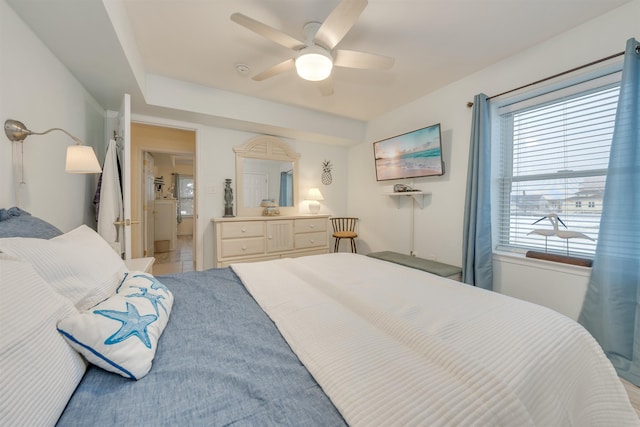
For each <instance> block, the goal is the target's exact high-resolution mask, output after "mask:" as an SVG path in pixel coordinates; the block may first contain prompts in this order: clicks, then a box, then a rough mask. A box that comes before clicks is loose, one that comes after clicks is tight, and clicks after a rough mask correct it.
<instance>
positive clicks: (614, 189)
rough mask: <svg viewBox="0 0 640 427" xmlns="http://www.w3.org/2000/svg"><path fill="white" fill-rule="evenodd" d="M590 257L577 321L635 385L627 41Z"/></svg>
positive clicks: (633, 93) (634, 96)
mask: <svg viewBox="0 0 640 427" xmlns="http://www.w3.org/2000/svg"><path fill="white" fill-rule="evenodd" d="M609 156H610V157H609V168H608V172H607V181H606V184H605V190H604V198H603V206H602V217H601V220H600V232H599V234H598V243H597V245H596V253H595V257H594V260H593V267H592V269H591V276H590V278H589V285H588V288H587V294H586V296H585V301H584V304H583V307H582V312H581V313H580V317H579V322H580V323H581V324H582V325H584V326H585V328H587V329H588V330H589V332H591V334H592V335H593V336H594V337H595V338H596V340H598V342H599V343H600V345H601V346H602V348H603V349H604V351H605V353H606V354H607V356H608V357H609V359H610V360H611V362H612V363H613V365H614V366H615V368H616V370H617V371H618V375H619V376H621V377H622V378H625V379H627V380H628V381H631V382H632V383H634V384H636V385H639V386H640V335H639V334H640V306H639V303H640V295H639V294H640V45H639V44H638V42H637V41H636V40H635V39H629V40H628V41H627V46H626V50H625V56H624V65H623V69H622V81H621V83H620V96H619V98H618V109H617V112H616V121H615V128H614V131H613V139H612V141H611V152H610V155H609Z"/></svg>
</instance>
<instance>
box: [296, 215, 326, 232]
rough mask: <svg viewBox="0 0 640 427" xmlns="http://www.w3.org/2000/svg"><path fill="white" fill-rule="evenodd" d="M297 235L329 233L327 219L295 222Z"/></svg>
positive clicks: (297, 220)
mask: <svg viewBox="0 0 640 427" xmlns="http://www.w3.org/2000/svg"><path fill="white" fill-rule="evenodd" d="M294 230H295V232H296V233H310V232H314V231H327V219H326V218H305V219H296V220H295V221H294Z"/></svg>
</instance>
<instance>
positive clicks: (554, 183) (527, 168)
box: [494, 75, 619, 257]
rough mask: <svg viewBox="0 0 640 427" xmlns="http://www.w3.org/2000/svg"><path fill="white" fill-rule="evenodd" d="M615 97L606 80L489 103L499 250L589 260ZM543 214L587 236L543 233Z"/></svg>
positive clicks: (613, 85)
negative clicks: (492, 113) (495, 148)
mask: <svg viewBox="0 0 640 427" xmlns="http://www.w3.org/2000/svg"><path fill="white" fill-rule="evenodd" d="M618 92H619V75H617V76H616V75H609V76H607V77H606V78H604V81H603V79H599V80H595V81H594V80H591V81H589V82H586V83H581V84H579V85H575V86H570V87H564V88H562V89H558V90H556V91H554V92H551V93H547V94H544V95H540V96H539V97H537V98H529V99H527V100H521V101H518V102H517V103H511V104H509V105H506V104H504V103H503V105H498V106H497V109H496V110H497V115H496V116H494V117H497V118H496V119H494V125H497V127H498V129H499V130H498V131H497V132H495V133H494V135H496V136H498V135H499V136H498V138H499V139H500V144H499V146H500V149H499V151H500V161H499V162H498V163H499V172H498V175H499V176H498V187H499V188H498V191H497V198H498V200H497V201H498V208H497V211H496V210H494V212H496V213H497V215H495V216H494V217H495V218H496V220H497V222H498V224H496V225H497V230H496V233H497V239H498V248H499V249H503V250H511V251H523V252H524V251H527V250H536V251H541V252H551V253H558V254H564V255H571V256H580V257H593V254H594V253H595V247H596V242H595V240H597V237H598V229H599V225H600V215H601V209H602V197H603V195H604V184H605V179H606V173H607V166H608V163H609V148H610V145H611V138H612V136H613V127H614V121H615V112H616V106H617V102H618ZM494 129H495V128H494ZM596 206H597V208H596ZM549 214H556V215H557V217H558V218H559V220H558V221H555V223H556V225H557V226H558V227H559V229H560V230H565V229H568V230H570V231H574V232H579V233H583V235H584V236H587V237H588V238H586V237H585V238H582V237H578V238H571V239H562V238H560V237H558V236H557V235H555V234H553V233H551V230H553V229H554V224H553V222H554V217H553V216H551V217H548V216H547V215H549ZM494 223H495V220H494ZM494 227H495V225H494ZM590 239H594V240H590Z"/></svg>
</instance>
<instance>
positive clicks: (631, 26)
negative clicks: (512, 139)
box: [348, 0, 640, 318]
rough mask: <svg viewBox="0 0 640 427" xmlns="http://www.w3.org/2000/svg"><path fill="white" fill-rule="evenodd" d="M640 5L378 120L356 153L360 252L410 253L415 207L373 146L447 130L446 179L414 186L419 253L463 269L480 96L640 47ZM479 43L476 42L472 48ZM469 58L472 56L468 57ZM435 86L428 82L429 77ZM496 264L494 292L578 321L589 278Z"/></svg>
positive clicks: (353, 181)
mask: <svg viewBox="0 0 640 427" xmlns="http://www.w3.org/2000/svg"><path fill="white" fill-rule="evenodd" d="M639 22H640V0H636V1H634V2H632V3H628V4H627V5H625V6H622V7H620V8H618V9H616V10H614V11H612V12H611V13H608V14H605V15H603V16H600V17H599V18H597V19H594V20H592V21H590V22H587V23H585V24H584V25H582V26H579V27H577V28H575V29H573V30H571V31H569V32H567V33H564V34H561V35H559V36H557V37H555V38H552V39H550V40H548V41H547V42H545V43H542V44H540V45H537V46H535V47H533V48H531V49H528V50H525V51H522V52H521V53H520V54H518V55H515V56H513V57H510V58H507V59H505V60H503V61H501V62H499V63H496V64H494V65H492V66H491V67H488V68H486V69H484V70H482V71H480V72H478V73H475V74H473V75H470V76H468V77H466V78H464V79H462V80H459V81H457V82H455V83H453V84H451V85H449V86H446V87H443V88H441V89H439V90H437V91H435V92H433V93H431V94H429V95H427V96H424V97H422V98H420V99H418V100H416V101H415V102H413V103H411V104H408V105H405V106H403V107H401V108H398V109H397V110H395V111H393V112H391V113H389V114H386V115H384V116H382V117H379V118H377V119H375V120H372V121H371V122H370V123H369V124H368V129H367V136H366V140H367V142H365V143H363V144H360V145H358V146H356V147H353V148H352V149H351V150H350V152H349V179H348V183H349V204H348V206H349V207H348V211H349V214H350V215H354V216H358V217H360V219H361V221H360V236H359V241H360V242H361V243H360V246H359V247H360V248H361V249H363V251H364V250H367V251H380V250H393V251H397V252H404V253H408V252H409V249H410V248H409V243H408V242H409V239H408V238H407V236H408V235H409V232H410V230H409V226H408V224H409V218H410V217H409V214H410V210H409V209H410V204H409V202H408V200H407V201H404V203H402V205H401V206H400V207H398V204H397V202H395V201H394V200H392V199H391V198H390V197H388V196H385V195H384V193H385V192H389V191H391V186H392V184H393V183H396V182H397V181H390V182H388V183H382V182H381V183H378V182H376V178H375V170H374V163H373V152H372V147H371V144H372V142H374V141H376V140H379V139H383V138H386V137H390V136H393V135H396V134H399V133H403V132H407V131H410V130H413V129H417V128H421V127H424V126H427V125H430V124H433V123H441V124H442V137H443V152H444V156H445V161H446V174H445V176H443V177H438V178H423V179H420V180H414V181H413V184H414V185H415V187H417V188H419V189H421V190H424V191H431V192H432V193H433V194H432V196H430V197H428V198H427V199H426V206H425V208H424V209H422V210H419V209H417V208H416V210H415V211H414V212H415V251H416V252H417V254H418V256H421V257H425V258H430V259H437V260H440V261H442V262H446V263H449V264H454V265H461V263H462V224H463V210H464V198H465V191H466V179H467V162H468V150H469V138H470V129H471V109H470V108H467V106H466V103H467V102H468V101H473V97H474V95H476V94H478V93H481V92H483V93H486V94H487V95H489V96H491V95H494V94H497V93H501V92H504V91H507V90H510V89H513V88H516V87H519V86H521V85H524V84H527V83H530V82H533V81H536V80H539V79H542V78H545V77H547V76H550V75H553V74H556V73H559V72H562V71H565V70H568V69H571V68H573V67H576V66H579V65H582V64H585V63H588V62H591V61H594V60H596V59H599V58H602V57H606V56H609V55H611V54H614V53H617V52H621V51H623V50H624V47H625V42H626V40H627V39H629V38H631V37H636V38H639V39H640V25H639ZM472 46H473V41H472V40H471V41H470V46H469V47H465V48H472ZM460 54H461V55H464V50H461V51H460ZM425 78H428V76H425ZM505 259H506V260H509V258H508V257H507V258H505V257H497V258H496V259H495V260H494V266H495V269H494V270H495V271H494V272H495V279H494V289H495V290H497V291H499V292H503V293H505V294H508V295H512V296H515V297H519V298H523V299H526V300H529V301H533V302H536V303H539V304H542V305H546V306H549V307H551V308H554V309H556V310H558V311H560V312H562V313H564V314H566V315H568V316H570V317H572V318H576V317H577V315H578V313H579V311H580V307H581V306H582V299H583V298H584V292H585V290H586V283H587V280H588V274H585V273H584V271H580V270H575V269H571V268H562V267H559V268H558V267H556V266H549V265H548V264H544V263H540V262H532V261H530V260H519V262H517V263H513V262H509V263H508V262H506V261H505Z"/></svg>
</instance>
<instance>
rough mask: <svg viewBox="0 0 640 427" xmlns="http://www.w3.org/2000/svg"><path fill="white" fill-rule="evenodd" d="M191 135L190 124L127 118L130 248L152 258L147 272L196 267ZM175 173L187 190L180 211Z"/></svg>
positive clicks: (174, 270)
mask: <svg viewBox="0 0 640 427" xmlns="http://www.w3.org/2000/svg"><path fill="white" fill-rule="evenodd" d="M195 141H196V133H195V131H192V130H184V129H176V128H170V127H164V126H157V125H148V124H142V123H132V124H131V147H132V150H131V151H132V153H131V189H132V191H131V199H132V211H137V212H134V213H133V214H134V215H136V217H137V218H140V224H139V226H137V227H133V232H132V252H133V254H134V257H144V256H153V257H155V258H156V261H155V263H154V268H153V274H169V273H178V272H182V271H191V270H194V269H196V265H195V261H196V258H197V257H196V247H197V239H198V238H197V221H195V219H196V217H197V206H196V204H195V197H193V195H194V194H195V190H196V185H197V183H196V154H195ZM180 177H182V178H185V179H180V181H181V183H182V184H184V183H185V182H186V183H187V184H189V187H188V188H189V189H190V190H191V194H190V195H184V193H182V194H183V195H184V196H185V197H187V198H188V197H191V200H183V201H184V202H185V204H186V205H187V207H188V208H189V209H188V211H186V212H185V211H184V210H180V211H179V210H178V206H179V203H178V202H179V200H178V199H180V198H181V197H180V192H179V191H178V192H177V191H176V184H179V183H178V179H179V178H180ZM187 177H188V178H189V179H188V180H187V179H186V178H187ZM177 178H178V179H177ZM151 180H153V181H152V182H153V187H152V188H150V182H151ZM156 221H158V222H160V225H159V226H158V225H156V224H155V223H156ZM151 222H153V224H151Z"/></svg>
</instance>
